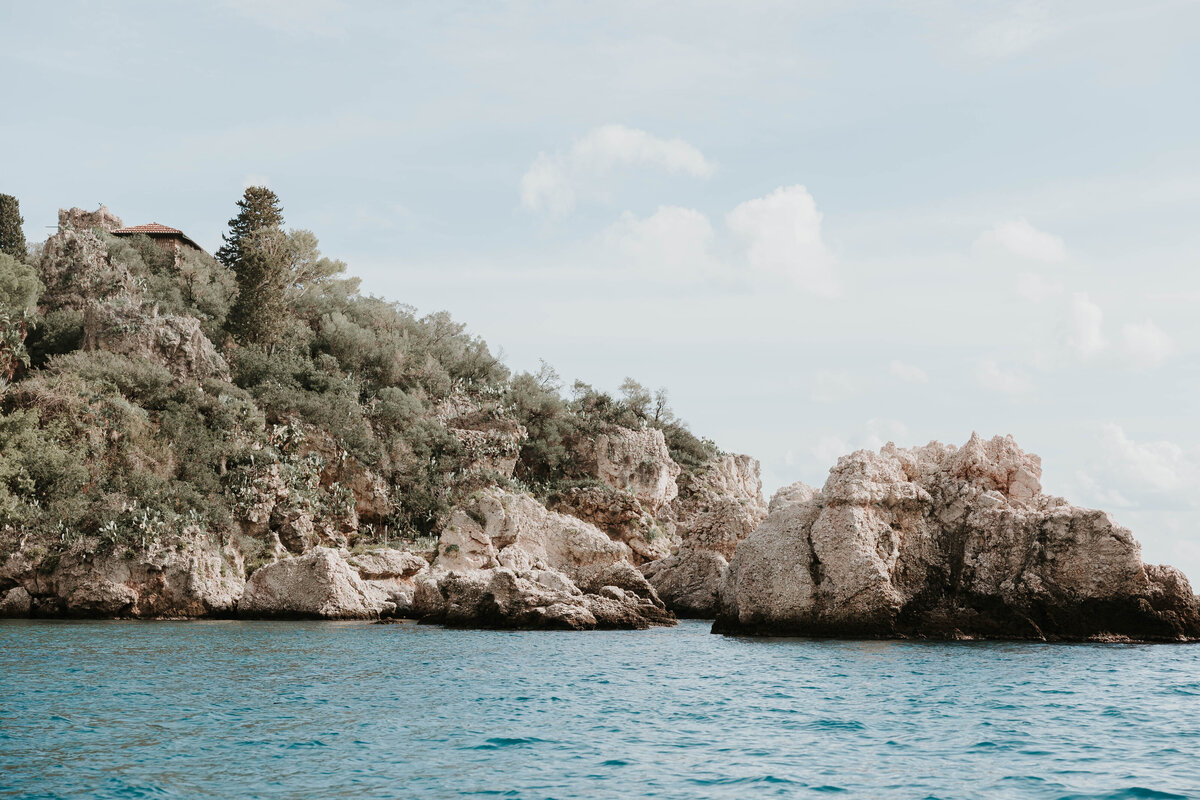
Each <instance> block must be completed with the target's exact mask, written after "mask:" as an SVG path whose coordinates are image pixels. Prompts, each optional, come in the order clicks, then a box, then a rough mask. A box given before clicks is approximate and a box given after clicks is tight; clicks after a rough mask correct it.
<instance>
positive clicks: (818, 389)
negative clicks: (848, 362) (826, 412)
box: [812, 369, 863, 403]
mask: <svg viewBox="0 0 1200 800" xmlns="http://www.w3.org/2000/svg"><path fill="white" fill-rule="evenodd" d="M862 388H863V387H862V382H861V381H860V380H859V379H858V378H857V377H856V376H855V375H854V374H853V373H851V372H848V371H846V370H832V369H823V370H820V371H818V372H817V373H816V374H814V375H813V378H812V399H813V400H815V401H817V402H818V403H836V402H837V401H839V400H845V399H847V398H849V397H854V396H855V395H857V394H859V393H860V392H861V391H862Z"/></svg>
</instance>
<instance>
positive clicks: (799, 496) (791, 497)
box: [767, 481, 820, 514]
mask: <svg viewBox="0 0 1200 800" xmlns="http://www.w3.org/2000/svg"><path fill="white" fill-rule="evenodd" d="M819 493H820V492H819V490H817V489H814V488H813V487H811V486H809V485H808V484H806V483H802V482H800V481H796V482H795V483H793V484H791V485H790V486H785V487H783V488H782V489H780V490H779V491H777V492H775V494H773V495H771V504H770V505H769V506H768V507H767V511H768V513H771V514H773V513H775V512H776V511H778V510H779V509H781V508H783V507H784V506H792V505H800V504H802V503H807V502H808V501H810V500H812V499H813V498H814V497H816V496H817V495H818V494H819Z"/></svg>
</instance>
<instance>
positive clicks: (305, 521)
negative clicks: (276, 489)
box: [271, 504, 321, 555]
mask: <svg viewBox="0 0 1200 800" xmlns="http://www.w3.org/2000/svg"><path fill="white" fill-rule="evenodd" d="M271 530H273V531H275V533H276V534H277V535H278V536H279V542H280V544H282V545H283V546H284V547H286V548H287V549H288V550H289V551H290V552H292V553H295V554H297V555H300V554H301V553H304V552H305V551H306V550H309V549H310V548H313V547H316V546H317V545H318V544H319V543H320V541H321V538H320V536H318V535H317V531H316V526H315V524H314V519H313V511H312V509H311V508H307V507H295V506H291V507H288V506H284V505H282V504H277V505H276V506H275V507H274V508H273V509H272V510H271Z"/></svg>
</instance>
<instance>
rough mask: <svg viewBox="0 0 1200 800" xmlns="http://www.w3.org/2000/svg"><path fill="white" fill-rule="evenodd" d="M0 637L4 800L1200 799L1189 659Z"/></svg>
mask: <svg viewBox="0 0 1200 800" xmlns="http://www.w3.org/2000/svg"><path fill="white" fill-rule="evenodd" d="M708 630H709V626H708V624H707V623H704V622H684V623H682V624H681V625H680V626H679V627H678V628H673V629H672V628H664V629H656V630H650V631H638V632H594V633H557V632H555V633H548V632H530V633H514V632H491V631H451V630H444V629H441V628H436V627H425V626H417V625H409V624H403V625H371V624H366V623H297V622H280V623H274V622H232V621H230V622H223V621H213V622H207V621H193V622H116V621H112V622H108V621H101V622H75V621H6V622H2V623H0V797H21V798H59V797H61V798H126V797H150V798H158V797H180V798H193V797H197V798H199V797H229V798H257V797H261V798H393V797H394V798H443V797H445V798H451V797H515V798H589V799H590V798H610V797H611V798H643V797H659V798H747V797H808V796H812V797H818V796H820V797H826V796H838V795H840V796H844V797H864V798H1006V797H1013V798H1113V799H1115V798H1177V797H1200V646H1187V645H1180V646H1170V645H1157V646H1154V645H1111V644H1110V645H1061V644H1060V645H1042V644H1017V643H971V642H956V643H926V642H877V641H810V640H787V639H743V638H728V637H723V636H713V635H710V634H709V632H708Z"/></svg>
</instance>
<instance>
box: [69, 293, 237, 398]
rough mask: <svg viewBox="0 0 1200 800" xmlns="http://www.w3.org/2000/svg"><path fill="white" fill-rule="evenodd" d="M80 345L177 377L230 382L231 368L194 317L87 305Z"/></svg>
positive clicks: (96, 304)
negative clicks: (144, 363) (160, 368)
mask: <svg viewBox="0 0 1200 800" xmlns="http://www.w3.org/2000/svg"><path fill="white" fill-rule="evenodd" d="M83 347H84V349H85V350H106V351H108V352H110V353H117V354H119V355H124V356H129V357H131V358H135V359H144V360H146V361H149V362H150V363H152V364H158V365H159V366H163V367H166V368H167V369H168V370H170V371H171V374H172V375H175V376H176V377H179V378H218V379H220V380H224V381H228V380H229V366H228V365H227V364H226V363H225V359H224V358H223V357H222V356H221V354H220V353H218V352H217V348H216V347H214V346H213V343H212V342H211V341H209V339H208V337H207V336H205V335H204V332H203V331H202V330H201V329H200V321H199V320H198V319H196V318H195V317H181V316H174V315H162V316H160V315H159V314H158V313H157V312H156V311H155V310H154V309H149V310H147V309H140V308H134V307H131V306H124V307H118V306H113V305H108V304H100V303H89V304H88V306H87V308H86V310H85V311H84V317H83Z"/></svg>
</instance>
